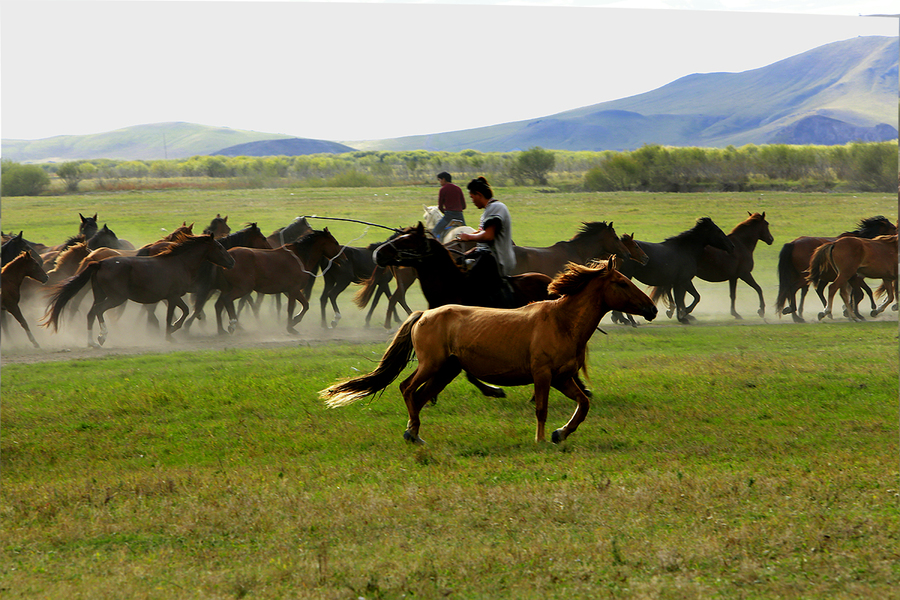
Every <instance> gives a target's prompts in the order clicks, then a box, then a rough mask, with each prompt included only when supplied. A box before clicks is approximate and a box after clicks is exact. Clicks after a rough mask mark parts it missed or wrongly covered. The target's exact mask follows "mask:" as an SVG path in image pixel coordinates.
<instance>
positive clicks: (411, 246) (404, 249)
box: [372, 221, 441, 267]
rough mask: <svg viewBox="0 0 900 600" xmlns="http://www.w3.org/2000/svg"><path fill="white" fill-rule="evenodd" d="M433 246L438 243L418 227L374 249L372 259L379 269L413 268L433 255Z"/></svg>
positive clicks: (420, 226)
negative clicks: (394, 267)
mask: <svg viewBox="0 0 900 600" xmlns="http://www.w3.org/2000/svg"><path fill="white" fill-rule="evenodd" d="M433 244H437V245H438V246H440V245H441V244H440V242H438V241H437V240H435V239H434V238H433V237H430V236H427V235H426V234H425V226H424V225H423V224H422V222H421V221H419V223H418V225H416V226H415V227H412V228H410V229H409V230H406V231H403V232H400V233H399V234H398V235H395V236H392V237H391V238H390V239H388V240H387V241H386V242H384V243H383V244H381V245H380V246H378V247H377V248H376V249H375V252H374V253H373V254H372V258H373V260H374V261H375V264H376V265H378V266H379V267H387V266H391V265H394V266H401V267H414V266H416V265H418V264H421V262H422V260H423V259H424V258H426V257H428V256H430V255H432V254H433V253H434V247H433Z"/></svg>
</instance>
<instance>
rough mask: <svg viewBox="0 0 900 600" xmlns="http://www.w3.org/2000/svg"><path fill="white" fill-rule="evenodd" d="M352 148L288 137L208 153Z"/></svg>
mask: <svg viewBox="0 0 900 600" xmlns="http://www.w3.org/2000/svg"><path fill="white" fill-rule="evenodd" d="M353 150H354V148H351V147H350V146H345V145H344V144H338V143H337V142H326V141H325V140H309V139H306V138H288V139H281V140H263V141H260V142H247V143H246V144H238V145H237V146H230V147H228V148H225V149H223V150H219V151H217V152H211V153H210V154H218V155H220V156H302V155H304V154H340V153H341V152H353Z"/></svg>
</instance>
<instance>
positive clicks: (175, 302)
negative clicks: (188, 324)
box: [166, 296, 191, 342]
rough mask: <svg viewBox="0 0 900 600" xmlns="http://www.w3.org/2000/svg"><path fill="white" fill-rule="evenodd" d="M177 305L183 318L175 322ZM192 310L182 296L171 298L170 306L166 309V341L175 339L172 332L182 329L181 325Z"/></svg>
mask: <svg viewBox="0 0 900 600" xmlns="http://www.w3.org/2000/svg"><path fill="white" fill-rule="evenodd" d="M176 307H177V308H178V309H179V310H180V311H181V318H180V319H178V321H177V322H175V323H174V324H173V323H172V317H173V316H175V308H176ZM190 312H191V311H190V309H189V308H188V306H187V304H185V303H184V300H182V299H181V297H180V296H179V297H177V298H169V308H168V310H167V311H166V341H169V342H171V341H173V339H172V334H173V333H175V332H176V331H178V330H179V329H181V326H182V325H184V322H185V320H186V319H187V318H188V314H189V313H190Z"/></svg>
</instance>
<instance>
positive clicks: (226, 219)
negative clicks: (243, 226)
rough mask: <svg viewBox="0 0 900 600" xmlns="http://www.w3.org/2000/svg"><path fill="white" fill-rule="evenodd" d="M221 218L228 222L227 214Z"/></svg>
mask: <svg viewBox="0 0 900 600" xmlns="http://www.w3.org/2000/svg"><path fill="white" fill-rule="evenodd" d="M222 220H223V221H225V222H226V223H227V222H228V215H225V218H224V219H222Z"/></svg>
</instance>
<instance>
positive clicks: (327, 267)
mask: <svg viewBox="0 0 900 600" xmlns="http://www.w3.org/2000/svg"><path fill="white" fill-rule="evenodd" d="M380 245H381V242H376V243H374V244H369V245H368V246H366V247H365V248H358V247H354V246H344V249H343V252H342V253H341V257H342V260H340V261H333V262H331V263H330V264H329V262H328V261H323V262H322V263H321V264H320V265H319V267H320V268H321V270H322V280H323V282H324V285H325V287H324V289H323V290H322V296H321V298H320V299H319V303H320V304H321V307H322V327H324V328H326V329H327V328H328V325H329V324H328V320H327V318H326V316H325V310H326V308H327V306H328V303H329V301H330V302H331V308H332V309H334V319H332V321H331V327H332V328H334V327H337V324H338V322H339V321H340V320H341V309H340V308H339V307H338V304H337V298H338V296H339V295H340V294H341V292H343V291H344V290H345V289H347V287H348V286H349V285H350V284H351V283H361V284H362V283H367V282H369V279H370V278H371V277H372V276H373V272H374V271H375V269H376V267H377V266H378V265H376V264H375V259H374V258H373V257H372V256H373V254H374V252H375V250H376V249H377V248H378V246H380ZM393 278H394V276H393V274H392V272H391V271H390V270H389V269H381V270H380V271H379V275H377V276H376V277H375V279H374V284H375V286H376V287H375V297H374V299H373V300H372V306H370V307H369V312H368V313H366V327H368V326H369V322H370V321H371V320H372V313H373V312H374V311H375V307H376V306H377V305H378V300H379V299H381V296H385V297H386V298H390V297H391V289H390V283H391V280H392V279H393Z"/></svg>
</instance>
